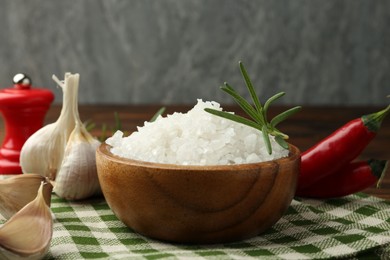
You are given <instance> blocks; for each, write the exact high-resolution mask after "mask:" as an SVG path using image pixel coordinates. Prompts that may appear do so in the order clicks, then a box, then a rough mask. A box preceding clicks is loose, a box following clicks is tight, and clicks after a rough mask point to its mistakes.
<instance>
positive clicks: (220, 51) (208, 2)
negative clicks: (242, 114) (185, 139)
mask: <svg viewBox="0 0 390 260" xmlns="http://www.w3.org/2000/svg"><path fill="white" fill-rule="evenodd" d="M0 6H1V7H0V35H1V41H0V87H1V88H4V87H9V86H10V85H11V84H12V83H11V79H12V77H13V75H14V74H15V73H17V72H25V73H27V74H29V75H30V77H31V78H32V80H33V83H34V85H38V86H44V87H46V88H49V89H52V90H53V91H54V92H55V94H56V96H57V97H56V102H60V101H61V93H60V91H59V90H58V89H56V87H55V84H54V82H53V81H52V80H51V75H52V74H56V75H57V76H59V77H60V78H62V77H63V74H64V72H66V71H70V72H78V73H80V75H81V85H80V97H79V101H80V103H83V104H91V103H94V104H96V103H106V104H112V103H117V104H147V103H161V104H178V103H185V104H194V103H195V102H196V99H197V98H202V99H204V100H215V101H218V102H221V103H230V102H231V99H230V97H228V96H227V95H226V94H224V93H223V92H222V91H220V90H219V86H220V85H221V84H222V83H223V82H224V81H227V82H229V83H230V84H231V85H233V86H235V87H237V88H238V89H239V91H240V92H242V93H245V87H244V84H243V81H242V79H241V75H240V73H239V70H238V61H239V60H241V61H243V62H244V64H245V66H246V67H247V70H248V72H249V74H250V76H251V77H252V80H253V82H254V84H255V86H256V89H257V91H258V92H259V93H261V96H262V97H263V99H265V98H267V97H269V96H270V95H272V94H274V93H276V92H278V91H285V92H286V93H287V95H286V96H285V97H284V98H283V100H281V102H280V103H284V104H303V105H304V104H312V105H334V104H338V105H340V104H341V105H383V104H387V103H389V98H386V96H387V95H389V94H390V1H363V0H361V1H360V0H348V1H339V0H327V1H315V0H314V1H313V0H307V1H305V0H296V1H291V0H273V1H261V0H158V1H157V0H156V1H152V0H77V1H76V0H74V1H73V0H72V1H63V0H32V1H26V0H25V1H23V0H0Z"/></svg>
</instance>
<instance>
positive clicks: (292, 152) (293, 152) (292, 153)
mask: <svg viewBox="0 0 390 260" xmlns="http://www.w3.org/2000/svg"><path fill="white" fill-rule="evenodd" d="M110 147H112V146H110V145H109V144H106V143H102V144H100V145H99V146H98V148H97V150H96V153H97V154H98V153H99V154H100V155H101V156H103V157H106V158H107V159H108V160H111V161H113V162H116V163H120V164H128V165H132V166H138V167H146V168H160V169H165V170H167V169H172V170H205V169H208V170H226V169H229V170H238V169H251V168H258V167H260V166H262V167H264V166H266V165H269V166H274V165H275V163H278V164H283V163H287V162H289V161H294V160H296V159H298V158H300V157H301V152H300V150H299V148H298V147H296V146H294V145H292V144H289V155H288V156H287V157H282V158H279V159H275V160H270V161H264V162H256V163H242V164H228V165H226V164H225V165H222V164H221V165H218V164H213V165H181V164H169V163H156V162H148V161H141V160H136V159H129V158H124V157H120V156H118V155H115V154H113V153H111V151H110Z"/></svg>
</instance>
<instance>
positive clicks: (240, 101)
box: [221, 83, 264, 124]
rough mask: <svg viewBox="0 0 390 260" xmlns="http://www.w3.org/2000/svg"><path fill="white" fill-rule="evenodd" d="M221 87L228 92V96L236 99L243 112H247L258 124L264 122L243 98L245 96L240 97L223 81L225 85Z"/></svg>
mask: <svg viewBox="0 0 390 260" xmlns="http://www.w3.org/2000/svg"><path fill="white" fill-rule="evenodd" d="M221 89H222V90H223V91H225V92H226V93H228V94H229V95H230V96H232V97H233V99H234V101H236V103H237V104H238V105H239V106H240V107H241V108H242V110H244V111H245V113H247V114H248V115H249V116H250V117H251V118H253V120H255V121H256V122H258V123H260V124H264V122H263V121H262V118H261V117H260V116H259V114H258V113H257V112H256V110H255V109H254V108H253V107H252V105H251V104H249V103H248V101H246V100H245V98H243V97H241V96H240V95H239V94H238V93H237V92H236V91H235V90H234V89H233V88H232V87H231V86H229V84H227V83H225V87H221Z"/></svg>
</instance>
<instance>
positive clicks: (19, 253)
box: [0, 182, 53, 259]
mask: <svg viewBox="0 0 390 260" xmlns="http://www.w3.org/2000/svg"><path fill="white" fill-rule="evenodd" d="M51 190H52V185H51V184H50V183H48V182H41V185H40V187H39V190H38V193H37V196H36V198H35V199H34V200H33V201H31V202H30V203H28V204H27V205H26V206H25V207H23V208H22V209H21V210H20V211H18V212H17V213H16V214H15V215H13V216H12V217H11V218H10V219H9V220H8V221H7V222H6V223H5V224H4V225H3V226H2V227H0V259H23V258H27V259H41V258H43V256H44V255H45V254H46V253H47V252H48V250H49V247H50V242H51V239H52V236H53V218H52V215H51V211H50V208H49V206H48V205H47V204H46V202H47V201H49V200H50V196H51Z"/></svg>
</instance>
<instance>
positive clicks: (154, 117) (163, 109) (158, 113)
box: [149, 107, 166, 122]
mask: <svg viewBox="0 0 390 260" xmlns="http://www.w3.org/2000/svg"><path fill="white" fill-rule="evenodd" d="M165 109H166V108H165V107H162V108H160V109H159V110H158V111H157V112H156V114H154V115H153V116H152V118H151V119H150V120H149V122H154V121H156V119H157V117H159V116H160V115H162V114H164V112H165Z"/></svg>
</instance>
